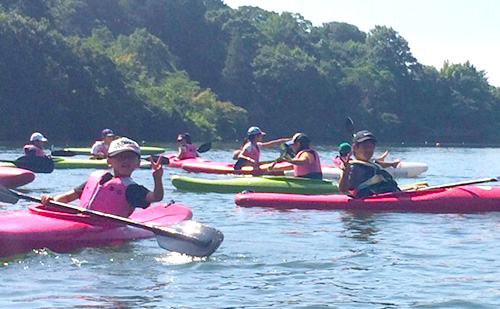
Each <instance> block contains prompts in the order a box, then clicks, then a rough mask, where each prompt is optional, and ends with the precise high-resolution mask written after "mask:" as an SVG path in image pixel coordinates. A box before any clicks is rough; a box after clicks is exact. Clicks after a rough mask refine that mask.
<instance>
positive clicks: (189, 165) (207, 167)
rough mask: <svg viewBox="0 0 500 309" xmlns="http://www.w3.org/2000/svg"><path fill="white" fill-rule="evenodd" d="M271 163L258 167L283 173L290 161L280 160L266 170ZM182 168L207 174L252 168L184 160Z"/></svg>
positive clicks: (249, 167)
mask: <svg viewBox="0 0 500 309" xmlns="http://www.w3.org/2000/svg"><path fill="white" fill-rule="evenodd" d="M269 166H271V163H266V164H261V166H260V168H261V170H262V171H263V172H264V174H265V175H276V176H279V175H283V167H289V166H290V163H287V162H280V163H278V164H276V165H275V166H274V169H273V170H271V171H266V169H267V167H269ZM182 168H183V169H184V170H186V171H188V172H191V173H209V174H243V175H248V174H252V172H253V168H252V167H251V166H244V167H243V168H242V169H241V170H239V171H236V172H235V171H234V163H227V162H215V161H210V162H186V163H184V164H182Z"/></svg>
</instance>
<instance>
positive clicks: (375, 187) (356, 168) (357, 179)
mask: <svg viewBox="0 0 500 309" xmlns="http://www.w3.org/2000/svg"><path fill="white" fill-rule="evenodd" d="M376 143H377V140H376V139H375V136H374V135H373V134H372V133H371V132H369V131H367V130H362V131H359V132H357V133H356V134H355V135H354V138H353V141H352V150H353V152H354V160H350V161H343V162H342V164H341V166H340V168H341V169H342V173H341V175H340V180H339V190H340V191H341V192H349V191H350V192H352V193H353V196H354V197H366V196H370V195H374V194H379V193H384V192H398V191H400V189H399V188H398V184H397V183H396V182H395V181H394V180H393V179H392V176H391V175H390V174H389V173H388V172H386V171H384V170H383V168H384V167H388V166H393V167H396V166H397V165H398V164H399V161H394V162H375V161H374V160H372V156H373V153H374V151H375V145H376Z"/></svg>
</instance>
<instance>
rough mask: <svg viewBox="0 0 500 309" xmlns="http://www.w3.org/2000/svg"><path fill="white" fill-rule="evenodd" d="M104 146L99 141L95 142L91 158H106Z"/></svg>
mask: <svg viewBox="0 0 500 309" xmlns="http://www.w3.org/2000/svg"><path fill="white" fill-rule="evenodd" d="M103 147H104V146H103V145H102V144H101V143H99V142H96V143H94V145H93V146H92V150H91V151H90V158H91V159H104V158H105V157H106V155H105V154H104V152H103V151H102V148H103Z"/></svg>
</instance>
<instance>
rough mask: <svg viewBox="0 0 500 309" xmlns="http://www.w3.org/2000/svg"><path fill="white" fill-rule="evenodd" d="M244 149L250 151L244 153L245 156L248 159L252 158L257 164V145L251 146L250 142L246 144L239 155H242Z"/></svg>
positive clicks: (258, 155) (258, 153)
mask: <svg viewBox="0 0 500 309" xmlns="http://www.w3.org/2000/svg"><path fill="white" fill-rule="evenodd" d="M249 144H250V145H249ZM245 148H246V149H250V151H248V152H247V153H246V155H247V156H248V157H249V158H252V159H253V160H254V161H255V162H259V159H260V147H259V143H257V144H256V145H252V143H251V142H248V143H246V144H245V146H243V149H242V151H241V152H240V154H243V152H244V150H245Z"/></svg>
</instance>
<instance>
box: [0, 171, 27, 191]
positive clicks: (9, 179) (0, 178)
mask: <svg viewBox="0 0 500 309" xmlns="http://www.w3.org/2000/svg"><path fill="white" fill-rule="evenodd" d="M34 179H35V173H33V172H32V171H30V170H25V169H23V168H17V167H2V166H0V185H2V186H5V187H7V188H16V187H20V186H24V185H25V184H28V183H30V182H32V181H33V180H34Z"/></svg>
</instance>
